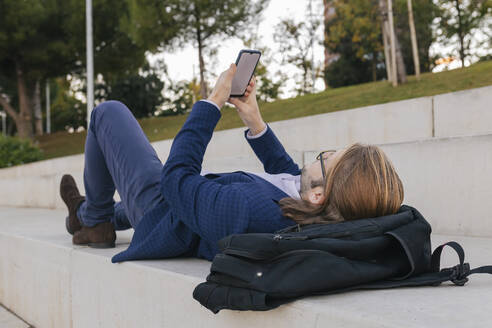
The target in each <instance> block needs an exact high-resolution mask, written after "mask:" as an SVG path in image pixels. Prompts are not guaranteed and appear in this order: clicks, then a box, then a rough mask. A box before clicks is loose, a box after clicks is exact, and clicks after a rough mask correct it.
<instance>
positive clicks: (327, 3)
mask: <svg viewBox="0 0 492 328" xmlns="http://www.w3.org/2000/svg"><path fill="white" fill-rule="evenodd" d="M323 7H324V10H323V16H324V19H323V23H324V28H325V33H324V41H325V42H324V43H325V45H324V50H325V51H324V55H325V59H324V63H323V64H324V65H323V67H324V69H323V72H326V69H327V68H328V66H330V64H331V61H332V60H333V58H334V57H335V54H333V53H331V52H330V50H329V49H328V47H327V46H326V43H328V32H327V27H328V24H329V22H330V21H331V20H332V19H333V18H334V17H335V8H333V0H323ZM323 81H324V82H325V89H326V88H328V87H329V85H328V82H327V81H326V79H323Z"/></svg>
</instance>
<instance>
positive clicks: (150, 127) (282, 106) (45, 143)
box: [37, 61, 492, 158]
mask: <svg viewBox="0 0 492 328" xmlns="http://www.w3.org/2000/svg"><path fill="white" fill-rule="evenodd" d="M487 85H492V61H486V62H482V63H477V64H475V65H471V66H470V67H467V68H462V69H455V70H452V71H446V72H441V73H425V74H422V75H421V80H420V81H416V79H415V77H414V76H410V77H409V81H408V83H407V84H404V85H401V86H398V87H397V88H393V87H392V86H391V85H390V84H389V83H388V82H386V81H379V82H371V83H364V84H359V85H354V86H349V87H343V88H336V89H328V90H325V91H323V92H320V93H316V94H311V95H306V96H301V97H296V98H290V99H285V100H278V101H275V102H272V103H268V104H260V109H261V112H262V115H263V118H264V120H265V121H266V122H274V121H280V120H287V119H291V118H296V117H302V116H309V115H316V114H322V113H329V112H335V111H339V110H345V109H351V108H357V107H363V106H369V105H376V104H383V103H387V102H392V101H398V100H404V99H410V98H417V97H425V96H433V95H436V94H441V93H447V92H452V91H457V90H465V89H471V88H478V87H483V86H487ZM185 120H186V115H181V116H171V117H154V118H145V119H141V120H139V123H140V126H141V127H142V129H143V130H144V132H145V134H146V135H147V137H148V138H149V140H150V141H156V140H163V139H171V138H174V136H175V135H176V134H177V133H178V131H179V129H180V128H181V126H182V125H183V123H184V121H185ZM241 126H243V123H242V121H241V119H240V118H239V116H238V115H237V113H236V110H235V109H233V108H224V109H223V110H222V118H221V120H220V121H219V124H218V125H217V128H216V131H217V130H225V129H232V128H237V127H241ZM85 136H86V133H85V132H83V133H73V134H69V133H67V132H57V133H53V134H51V135H45V136H41V137H38V138H37V141H38V142H39V146H40V148H41V149H42V150H43V151H44V158H54V157H59V156H67V155H73V154H78V153H82V152H83V151H84V140H85Z"/></svg>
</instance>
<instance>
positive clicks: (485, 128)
mask: <svg viewBox="0 0 492 328" xmlns="http://www.w3.org/2000/svg"><path fill="white" fill-rule="evenodd" d="M491 104H492V87H485V88H479V89H472V90H467V91H460V92H456V93H450V94H444V95H439V96H434V97H426V98H418V99H412V100H406V101H400V102H395V103H388V104H383V105H377V106H370V107H366V108H359V109H354V110H347V111H342V112H336V113H330V114H322V115H316V116H311V117H305V118H298V119H294V120H288V121H281V122H274V123H272V124H270V126H271V127H272V128H273V130H274V131H275V133H276V134H277V136H278V137H279V139H280V140H281V141H282V142H283V144H284V146H285V148H286V149H287V150H288V151H289V153H290V154H291V155H292V156H293V158H294V159H295V160H296V161H297V163H299V164H300V165H302V164H303V163H305V162H310V161H312V160H314V157H315V155H316V154H317V152H318V151H319V150H321V149H330V148H340V147H343V146H345V145H347V144H349V143H352V142H357V141H359V142H366V143H374V144H379V145H380V146H381V147H382V148H383V149H384V151H385V152H386V153H387V154H388V156H389V157H390V158H391V160H392V161H393V163H394V165H395V167H396V169H397V171H398V173H399V175H400V177H401V178H402V181H403V184H404V187H405V203H406V204H409V205H412V206H415V207H416V208H418V209H419V210H420V211H421V212H422V214H423V215H424V216H425V217H426V218H427V219H428V220H429V221H430V223H431V225H432V227H433V231H434V235H433V239H432V242H433V247H436V246H437V245H438V244H440V243H442V242H444V241H448V240H456V241H458V242H460V243H461V244H462V246H463V247H464V249H465V253H466V254H467V261H469V262H470V264H471V266H472V267H476V266H480V265H486V264H492V223H491V222H490V221H491V216H490V214H489V213H490V211H489V209H488V204H489V200H490V199H492V187H490V186H492V174H491V173H490V172H491V169H492V151H491V149H492V105H491ZM243 138H244V137H243V129H232V130H226V131H219V132H217V133H215V134H214V137H213V139H212V141H211V144H210V146H209V148H208V149H207V153H206V156H205V162H204V169H205V170H208V171H214V172H221V171H232V170H246V171H260V170H261V169H262V168H261V165H260V164H259V162H258V161H257V159H256V158H255V157H254V154H253V152H252V151H251V150H250V149H249V146H248V145H247V143H246V142H245V141H244V139H243ZM171 143H172V140H165V141H160V142H156V143H154V144H153V145H154V147H155V148H156V150H157V152H158V154H159V157H160V158H161V159H162V160H163V161H164V160H165V158H166V157H167V153H168V152H169V149H170V146H171ZM83 160H84V159H83V156H82V155H75V156H69V157H65V158H59V159H54V160H48V161H42V162H38V163H32V164H28V165H23V166H18V167H13V168H8V169H2V170H0V206H1V207H0V303H1V304H3V305H5V306H6V307H7V308H9V309H10V310H12V311H13V312H15V313H16V314H17V315H19V316H20V317H22V318H23V319H24V320H26V321H27V322H28V323H29V324H31V325H33V326H35V327H136V326H141V327H212V326H213V327H230V326H235V327H243V326H244V327H252V326H253V327H255V326H260V325H261V326H265V327H267V326H268V327H270V326H281V327H327V326H333V327H356V326H357V327H441V326H442V327H475V326H480V327H483V326H490V325H492V316H491V315H490V313H488V311H487V309H488V307H489V304H490V303H491V301H492V278H491V277H487V276H480V275H475V276H472V277H471V278H470V282H469V283H468V284H467V285H466V287H455V286H447V285H444V286H440V287H429V288H427V287H426V288H402V289H395V290H381V291H357V292H350V293H346V294H340V295H331V296H320V297H309V298H305V299H303V300H300V301H296V302H293V303H291V304H288V305H284V306H281V307H280V308H278V309H275V310H272V311H267V312H237V311H222V312H220V313H219V314H218V315H213V314H212V313H211V312H209V311H208V310H207V309H205V308H203V307H201V306H200V304H199V303H198V302H196V301H194V300H193V298H192V296H191V295H192V291H193V288H194V287H195V286H196V285H197V284H198V283H200V282H202V281H204V279H205V277H206V275H207V273H208V270H209V266H210V263H209V262H207V261H203V260H197V259H170V260H160V261H136V262H127V263H122V264H111V262H110V260H109V259H110V257H111V256H112V255H114V254H115V253H117V252H119V251H121V250H122V249H124V248H125V247H127V246H128V243H129V241H130V239H131V235H132V232H131V231H125V232H121V233H118V239H117V248H116V249H111V250H94V249H90V248H87V247H74V246H73V245H72V244H71V239H70V236H69V235H68V234H67V233H66V232H65V230H64V217H65V215H66V214H65V210H63V203H62V202H61V200H60V199H59V196H58V184H59V181H60V178H61V176H62V175H63V174H64V173H71V174H73V175H74V176H75V177H76V180H77V181H78V183H79V185H81V186H82V170H83ZM456 263H457V258H456V256H455V255H454V254H451V253H449V254H447V253H446V254H445V258H444V264H443V266H452V265H455V264H456Z"/></svg>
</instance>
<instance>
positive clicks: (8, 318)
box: [0, 305, 30, 328]
mask: <svg viewBox="0 0 492 328" xmlns="http://www.w3.org/2000/svg"><path fill="white" fill-rule="evenodd" d="M0 327H2V328H30V326H29V325H28V324H27V323H25V322H24V321H22V320H21V319H19V318H18V317H16V316H15V315H14V314H13V313H11V312H9V311H8V310H7V309H5V308H4V307H2V306H1V305H0Z"/></svg>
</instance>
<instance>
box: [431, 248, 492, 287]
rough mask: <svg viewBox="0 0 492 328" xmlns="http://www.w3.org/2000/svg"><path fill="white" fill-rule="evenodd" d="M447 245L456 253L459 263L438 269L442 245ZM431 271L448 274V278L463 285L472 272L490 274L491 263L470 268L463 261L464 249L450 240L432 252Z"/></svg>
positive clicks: (491, 270) (456, 283)
mask: <svg viewBox="0 0 492 328" xmlns="http://www.w3.org/2000/svg"><path fill="white" fill-rule="evenodd" d="M446 246H449V247H451V248H452V249H454V250H455V252H456V253H457V254H458V257H459V260H460V263H459V264H458V265H456V266H454V267H452V268H447V269H442V270H441V271H439V269H440V266H441V254H442V250H443V249H444V247H446ZM431 272H435V273H447V274H449V276H448V279H447V280H450V281H451V282H452V283H454V284H455V285H457V286H463V285H464V284H465V283H466V282H468V276H469V275H471V274H474V273H489V274H492V265H487V266H481V267H478V268H475V269H473V270H470V264H468V263H465V251H464V250H463V248H462V247H461V245H460V244H458V243H457V242H455V241H450V242H447V243H445V244H442V245H440V246H439V247H437V248H436V249H435V250H434V252H433V253H432V258H431Z"/></svg>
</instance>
